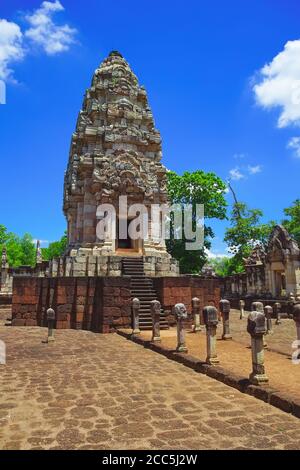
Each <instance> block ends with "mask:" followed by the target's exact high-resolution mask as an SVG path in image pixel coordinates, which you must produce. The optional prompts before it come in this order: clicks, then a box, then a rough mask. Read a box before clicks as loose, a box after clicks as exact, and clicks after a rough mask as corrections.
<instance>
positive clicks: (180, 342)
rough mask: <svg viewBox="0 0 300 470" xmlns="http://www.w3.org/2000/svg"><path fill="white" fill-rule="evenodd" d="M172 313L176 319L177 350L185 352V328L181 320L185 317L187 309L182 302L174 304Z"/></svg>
mask: <svg viewBox="0 0 300 470" xmlns="http://www.w3.org/2000/svg"><path fill="white" fill-rule="evenodd" d="M173 311H174V315H175V318H176V321H177V348H176V351H177V352H187V351H188V349H187V347H186V344H185V330H184V325H183V321H184V320H186V319H187V316H188V315H187V310H186V306H185V305H184V304H176V305H175V307H174V309H173Z"/></svg>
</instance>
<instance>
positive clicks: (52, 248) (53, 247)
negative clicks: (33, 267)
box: [42, 232, 68, 261]
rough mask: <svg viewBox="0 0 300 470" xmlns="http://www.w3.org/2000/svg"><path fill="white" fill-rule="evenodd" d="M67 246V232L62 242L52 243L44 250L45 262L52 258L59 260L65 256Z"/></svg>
mask: <svg viewBox="0 0 300 470" xmlns="http://www.w3.org/2000/svg"><path fill="white" fill-rule="evenodd" d="M67 244H68V238H67V233H66V232H65V234H64V235H63V236H62V237H61V239H60V240H58V241H56V242H52V243H50V244H49V246H48V248H42V256H43V260H45V261H48V260H50V259H52V258H59V257H60V256H62V255H63V254H64V252H65V250H66V248H67Z"/></svg>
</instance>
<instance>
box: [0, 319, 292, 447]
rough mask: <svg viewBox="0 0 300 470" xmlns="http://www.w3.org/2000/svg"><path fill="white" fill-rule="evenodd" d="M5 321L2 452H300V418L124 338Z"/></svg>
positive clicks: (1, 335) (0, 333) (0, 332)
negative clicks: (50, 335) (51, 333)
mask: <svg viewBox="0 0 300 470" xmlns="http://www.w3.org/2000/svg"><path fill="white" fill-rule="evenodd" d="M45 336H46V330H45V329H44V328H29V327H27V328H16V327H13V328H12V327H3V326H1V327H0V339H2V340H3V341H5V342H6V346H7V365H6V366H3V365H2V366H0V374H1V375H0V424H1V426H0V448H1V449H248V448H249V449H300V437H299V436H300V420H299V419H297V418H295V417H293V416H291V415H288V414H286V413H284V412H281V411H280V410H278V409H276V408H274V407H272V406H270V405H268V404H265V403H263V402H261V401H258V400H256V399H255V398H253V397H251V396H248V395H244V394H241V393H240V392H238V391H237V390H234V389H232V388H230V387H228V386H226V385H224V384H222V383H219V382H217V381H215V380H213V379H211V378H209V377H207V376H204V375H201V374H197V373H195V372H193V371H191V370H190V369H187V368H186V367H184V366H182V365H181V364H178V363H175V362H172V361H169V360H168V359H166V358H165V357H163V356H160V355H159V354H157V353H155V352H153V351H150V350H146V349H144V348H143V347H141V346H138V345H136V344H134V343H132V342H130V341H127V340H126V339H124V338H121V337H120V336H117V335H112V334H111V335H100V334H93V333H91V332H86V331H74V330H59V331H57V332H56V341H55V343H54V344H51V345H47V344H43V343H42V340H43V339H44V338H45Z"/></svg>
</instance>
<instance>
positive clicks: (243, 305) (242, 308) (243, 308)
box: [239, 299, 245, 320]
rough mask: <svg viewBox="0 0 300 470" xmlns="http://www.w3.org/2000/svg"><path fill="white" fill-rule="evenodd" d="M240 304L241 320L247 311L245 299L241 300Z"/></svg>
mask: <svg viewBox="0 0 300 470" xmlns="http://www.w3.org/2000/svg"><path fill="white" fill-rule="evenodd" d="M239 306H240V320H242V319H243V318H244V313H245V301H244V300H243V299H241V300H240V301H239Z"/></svg>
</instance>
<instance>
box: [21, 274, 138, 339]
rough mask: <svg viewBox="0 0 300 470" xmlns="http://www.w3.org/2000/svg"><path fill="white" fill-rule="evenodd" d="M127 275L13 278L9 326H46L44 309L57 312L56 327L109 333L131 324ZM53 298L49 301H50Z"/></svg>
mask: <svg viewBox="0 0 300 470" xmlns="http://www.w3.org/2000/svg"><path fill="white" fill-rule="evenodd" d="M129 284H130V279H129V278H122V277H120V278H89V277H80V278H76V277H69V278H21V277H20V278H15V279H14V285H13V303H12V325H13V326H36V325H38V326H46V324H47V322H46V310H47V308H48V307H49V306H50V305H51V306H52V308H54V310H55V312H56V328H58V329H61V328H74V329H86V330H92V331H96V332H101V333H109V332H110V331H113V330H114V329H115V328H116V327H120V326H123V327H130V326H131V314H130V289H129ZM51 299H52V301H51Z"/></svg>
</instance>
